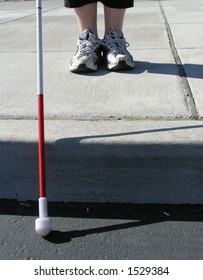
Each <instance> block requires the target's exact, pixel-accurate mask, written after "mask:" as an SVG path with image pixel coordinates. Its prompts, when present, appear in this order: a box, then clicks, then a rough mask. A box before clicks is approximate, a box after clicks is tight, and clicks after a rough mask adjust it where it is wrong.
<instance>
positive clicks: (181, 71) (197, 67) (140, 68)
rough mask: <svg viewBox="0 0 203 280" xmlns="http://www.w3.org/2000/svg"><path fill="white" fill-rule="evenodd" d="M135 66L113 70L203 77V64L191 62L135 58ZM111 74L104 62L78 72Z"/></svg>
mask: <svg viewBox="0 0 203 280" xmlns="http://www.w3.org/2000/svg"><path fill="white" fill-rule="evenodd" d="M134 63H135V68H134V69H131V70H127V71H126V70H121V71H115V72H113V73H114V74H115V75H120V74H122V75H123V74H124V75H140V74H143V73H146V74H158V75H174V76H180V77H182V76H184V77H188V78H193V79H203V65H202V64H189V63H185V64H183V65H181V64H175V63H155V62H148V61H139V60H135V61H134ZM107 74H111V72H110V71H109V70H107V69H106V66H105V65H104V64H101V65H99V70H98V71H95V72H84V73H77V75H78V76H80V75H82V76H90V77H98V76H105V75H107Z"/></svg>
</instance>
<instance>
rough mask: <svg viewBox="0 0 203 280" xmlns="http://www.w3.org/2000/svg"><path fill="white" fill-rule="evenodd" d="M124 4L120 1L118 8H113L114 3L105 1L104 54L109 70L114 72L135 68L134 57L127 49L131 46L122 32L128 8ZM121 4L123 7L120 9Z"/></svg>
mask: <svg viewBox="0 0 203 280" xmlns="http://www.w3.org/2000/svg"><path fill="white" fill-rule="evenodd" d="M103 2H104V1H103ZM106 2H108V3H106ZM123 2H124V1H123ZM123 2H122V1H120V2H119V1H118V2H117V3H116V5H117V6H114V7H113V5H114V2H112V1H111V0H110V1H109V0H105V3H106V5H104V17H105V35H104V39H103V44H104V49H103V54H104V59H105V61H106V66H107V69H109V70H112V71H118V70H123V69H132V68H134V61H133V57H132V55H131V54H130V53H129V52H128V51H127V49H126V48H127V47H128V46H129V44H128V43H127V42H126V40H125V38H124V35H123V32H122V29H123V23H124V17H125V12H126V8H127V7H126V8H124V7H123V5H124V4H123ZM119 3H121V5H122V7H121V6H119V7H118V5H119ZM107 4H109V6H108V5H107Z"/></svg>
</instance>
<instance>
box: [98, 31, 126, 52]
mask: <svg viewBox="0 0 203 280" xmlns="http://www.w3.org/2000/svg"><path fill="white" fill-rule="evenodd" d="M108 35H109V37H110V38H108V39H104V41H103V42H102V45H103V46H104V47H105V48H107V49H108V52H111V53H114V54H124V53H125V51H126V48H127V47H129V43H128V42H126V40H125V38H119V37H118V36H117V33H116V31H115V30H114V29H113V30H111V31H109V33H108Z"/></svg>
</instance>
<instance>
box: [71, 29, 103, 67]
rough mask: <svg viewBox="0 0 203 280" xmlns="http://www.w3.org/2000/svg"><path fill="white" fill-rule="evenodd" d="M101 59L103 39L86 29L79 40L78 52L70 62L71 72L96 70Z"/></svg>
mask: <svg viewBox="0 0 203 280" xmlns="http://www.w3.org/2000/svg"><path fill="white" fill-rule="evenodd" d="M100 61H101V41H100V40H99V39H98V37H97V36H96V35H95V34H93V33H92V32H91V31H90V30H88V29H86V30H84V31H83V32H82V33H81V34H80V37H79V39H78V41H77V52H76V53H75V55H74V56H73V58H72V59H71V62H70V66H69V70H70V71H71V72H86V71H96V70H97V69H98V66H97V65H98V64H99V63H100Z"/></svg>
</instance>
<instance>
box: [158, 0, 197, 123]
mask: <svg viewBox="0 0 203 280" xmlns="http://www.w3.org/2000/svg"><path fill="white" fill-rule="evenodd" d="M158 4H159V8H160V11H161V14H162V16H163V19H164V22H165V26H166V30H167V34H168V38H169V45H170V49H171V52H172V55H173V57H174V60H175V63H176V65H177V68H178V71H179V75H180V78H181V80H182V85H183V87H184V92H185V97H186V100H187V102H188V105H189V107H190V111H191V119H198V118H199V114H198V111H197V107H196V104H195V100H194V96H193V94H192V91H191V88H190V84H189V82H188V79H187V74H186V72H185V69H184V66H183V64H182V61H181V59H180V56H179V54H178V51H177V48H176V46H175V42H174V39H173V34H172V31H171V28H170V25H169V22H168V19H167V17H166V14H165V12H164V10H163V7H162V4H161V1H158Z"/></svg>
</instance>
